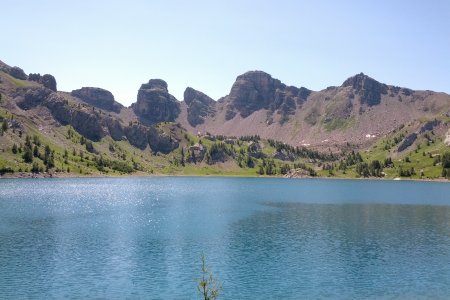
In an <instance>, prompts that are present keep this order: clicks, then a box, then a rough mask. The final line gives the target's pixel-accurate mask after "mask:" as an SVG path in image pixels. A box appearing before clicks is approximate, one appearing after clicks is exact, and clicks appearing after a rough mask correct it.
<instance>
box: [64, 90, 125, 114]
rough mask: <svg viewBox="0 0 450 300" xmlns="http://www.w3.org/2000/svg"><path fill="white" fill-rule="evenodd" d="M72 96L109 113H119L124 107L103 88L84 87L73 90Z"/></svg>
mask: <svg viewBox="0 0 450 300" xmlns="http://www.w3.org/2000/svg"><path fill="white" fill-rule="evenodd" d="M71 95H72V96H74V97H77V98H79V99H81V100H83V101H84V102H86V103H88V104H90V105H92V106H95V107H98V108H101V109H104V110H107V111H113V112H117V113H118V112H120V110H121V109H122V107H123V106H122V105H121V104H120V103H117V102H116V101H115V100H114V96H113V94H112V93H111V92H110V91H108V90H105V89H101V88H96V87H83V88H81V89H78V90H73V91H72V92H71Z"/></svg>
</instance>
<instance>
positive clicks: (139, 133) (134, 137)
mask: <svg viewBox="0 0 450 300" xmlns="http://www.w3.org/2000/svg"><path fill="white" fill-rule="evenodd" d="M147 134H148V128H147V127H144V126H142V125H139V124H133V125H131V126H128V127H125V135H126V137H127V139H128V142H130V144H131V145H133V146H135V147H137V148H139V149H141V150H143V149H145V147H147V144H148V139H147Z"/></svg>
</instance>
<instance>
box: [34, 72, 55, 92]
mask: <svg viewBox="0 0 450 300" xmlns="http://www.w3.org/2000/svg"><path fill="white" fill-rule="evenodd" d="M28 80H30V81H35V82H38V83H41V84H42V85H43V86H44V87H46V88H48V89H50V90H52V91H54V92H56V91H57V89H56V79H55V77H53V75H50V74H44V75H43V76H41V74H39V73H37V74H36V73H30V74H29V75H28Z"/></svg>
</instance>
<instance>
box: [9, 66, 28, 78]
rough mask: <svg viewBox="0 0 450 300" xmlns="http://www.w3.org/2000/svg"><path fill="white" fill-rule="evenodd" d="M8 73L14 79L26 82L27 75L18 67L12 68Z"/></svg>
mask: <svg viewBox="0 0 450 300" xmlns="http://www.w3.org/2000/svg"><path fill="white" fill-rule="evenodd" d="M8 73H9V75H11V76H12V77H14V78H17V79H21V80H27V74H25V72H24V71H23V70H22V69H21V68H19V67H12V68H11V69H9V72H8Z"/></svg>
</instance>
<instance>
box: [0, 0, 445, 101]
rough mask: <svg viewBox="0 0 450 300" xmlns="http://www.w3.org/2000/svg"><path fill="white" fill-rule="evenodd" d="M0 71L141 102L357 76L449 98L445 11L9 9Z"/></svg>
mask: <svg viewBox="0 0 450 300" xmlns="http://www.w3.org/2000/svg"><path fill="white" fill-rule="evenodd" d="M0 15H1V20H2V22H1V23H2V30H1V32H2V33H1V42H0V60H3V61H4V62H5V63H7V64H9V65H17V66H20V67H22V68H23V69H24V70H25V72H27V73H31V72H33V73H34V72H36V73H37V72H39V73H41V74H44V73H50V74H53V75H54V76H55V77H56V80H57V82H58V89H59V90H65V91H71V90H72V89H76V88H80V87H82V86H96V87H102V88H105V89H108V90H110V91H111V92H112V93H113V94H114V96H115V97H116V100H118V101H119V102H121V103H123V104H125V105H130V104H131V103H132V102H135V101H136V94H137V90H138V88H139V87H140V85H141V83H143V82H146V81H148V80H149V79H150V78H161V79H164V80H166V81H167V83H168V84H169V92H171V93H172V94H173V95H174V96H175V97H177V99H178V100H183V92H184V89H185V88H186V87H187V86H191V87H193V88H195V89H198V90H201V91H203V92H204V93H206V94H207V95H209V96H211V97H212V98H214V99H218V98H219V97H221V96H225V95H226V94H228V93H229V90H230V88H231V85H232V84H233V82H234V80H235V78H236V76H238V75H239V74H242V73H244V72H246V71H249V70H263V71H266V72H268V73H270V74H271V75H272V76H274V77H275V78H278V79H280V80H281V81H282V82H284V83H286V84H288V85H295V86H305V87H308V88H310V89H313V90H321V89H323V88H325V87H326V86H329V85H340V84H341V83H342V82H343V81H344V80H345V79H346V78H347V77H349V76H352V75H354V74H356V73H359V72H364V73H366V74H368V75H369V76H371V77H373V78H375V79H377V80H379V81H381V82H384V83H388V84H394V85H399V86H405V87H409V88H413V89H430V90H436V91H443V92H447V93H450V1H439V0H436V1H416V0H412V1H396V0H391V1H387V0H382V1H356V0H355V1H345V0H341V1H331V0H330V1H282V0H278V1H262V0H259V1H244V0H242V1H239V0H232V1H231V0H228V1H214V0H208V1H195V0H192V1H170V0H166V1H144V0H142V1H137V0H136V1H135V0H127V1H115V0H109V1H94V0H92V1H64V0H59V1H57V0H39V1H25V0H17V1H6V0H0Z"/></svg>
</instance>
